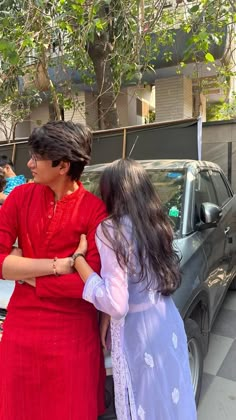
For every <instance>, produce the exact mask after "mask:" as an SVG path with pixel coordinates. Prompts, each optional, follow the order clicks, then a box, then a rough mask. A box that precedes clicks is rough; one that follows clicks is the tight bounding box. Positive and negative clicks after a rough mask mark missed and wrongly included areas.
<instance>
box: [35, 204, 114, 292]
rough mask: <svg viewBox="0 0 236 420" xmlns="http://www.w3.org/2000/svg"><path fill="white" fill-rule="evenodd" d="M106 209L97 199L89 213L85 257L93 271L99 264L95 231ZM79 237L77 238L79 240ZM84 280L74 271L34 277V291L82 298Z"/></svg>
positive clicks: (96, 270) (98, 268)
mask: <svg viewBox="0 0 236 420" xmlns="http://www.w3.org/2000/svg"><path fill="white" fill-rule="evenodd" d="M106 216H107V214H106V210H105V206H104V204H103V203H102V202H101V201H99V202H97V204H96V207H95V206H94V208H93V213H91V216H90V218H91V220H90V222H89V227H88V232H87V240H88V252H87V255H86V259H87V261H88V264H89V265H90V266H91V267H92V269H93V271H95V272H99V270H100V267H101V264H100V258H99V254H98V250H97V247H96V243H95V232H96V229H97V226H98V225H99V223H100V222H101V221H102V220H104V219H105V218H106ZM79 239H80V238H78V240H79ZM83 289H84V282H83V281H82V279H81V277H80V275H79V274H78V273H77V272H75V273H72V274H67V275H63V276H58V277H55V276H50V277H49V276H45V277H37V278H36V293H37V295H38V296H39V297H55V298H61V297H71V298H82V294H83Z"/></svg>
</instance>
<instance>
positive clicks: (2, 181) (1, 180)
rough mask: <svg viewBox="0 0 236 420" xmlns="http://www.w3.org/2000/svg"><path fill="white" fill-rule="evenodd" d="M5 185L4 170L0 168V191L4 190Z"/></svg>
mask: <svg viewBox="0 0 236 420" xmlns="http://www.w3.org/2000/svg"><path fill="white" fill-rule="evenodd" d="M5 185H6V179H5V176H4V172H3V169H2V168H0V192H2V191H3V190H4V188H5Z"/></svg>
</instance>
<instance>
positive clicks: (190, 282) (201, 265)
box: [0, 160, 236, 420]
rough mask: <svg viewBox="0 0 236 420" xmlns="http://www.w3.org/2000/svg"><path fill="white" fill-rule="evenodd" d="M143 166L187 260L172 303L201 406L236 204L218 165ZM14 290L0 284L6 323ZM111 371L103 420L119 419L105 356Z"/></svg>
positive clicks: (231, 264)
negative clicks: (182, 325)
mask: <svg viewBox="0 0 236 420" xmlns="http://www.w3.org/2000/svg"><path fill="white" fill-rule="evenodd" d="M141 163H142V165H143V166H144V167H145V169H146V170H147V171H148V173H149V175H150V177H151V180H152V182H153V185H154V186H155V188H156V189H157V191H158V193H159V196H160V198H161V200H162V203H163V206H164V208H165V210H166V212H167V214H168V215H169V217H170V218H171V220H172V222H173V227H174V230H175V245H176V247H177V249H178V250H179V252H180V254H181V256H182V260H181V273H182V283H181V286H180V288H179V289H178V290H177V291H176V292H175V294H174V296H173V297H174V300H175V303H176V305H177V307H178V309H179V311H180V313H181V315H182V317H183V320H184V322H185V329H186V333H187V336H188V348H189V360H190V367H191V373H192V381H193V386H194V391H195V396H196V401H198V399H199V395H200V390H201V379H202V372H203V358H204V356H205V354H206V353H207V349H208V340H209V332H210V330H211V328H212V325H213V322H214V319H215V317H216V314H217V312H218V310H219V309H220V307H221V304H222V301H223V299H224V296H225V294H226V292H227V289H228V287H229V285H230V284H231V286H232V287H234V288H235V286H236V283H235V280H234V276H235V274H236V198H235V196H234V194H233V191H232V189H231V187H230V185H229V183H228V181H227V179H226V177H225V175H224V173H223V172H222V170H221V169H220V168H219V167H218V166H217V165H215V164H213V163H210V162H201V161H186V160H180V161H174V160H160V161H157V160H152V161H142V162H141ZM105 166H106V164H105V165H93V166H89V167H87V168H86V170H85V172H84V174H83V176H82V182H83V183H84V185H85V188H87V189H89V190H90V191H92V192H94V193H97V192H98V182H99V178H100V175H101V172H102V171H103V169H104V168H105ZM144 217H145V215H144ZM1 283H2V284H1ZM9 283H10V282H9ZM11 283H13V282H11ZM8 287H9V289H8ZM11 287H12V284H8V283H7V282H3V281H2V282H0V297H2V299H0V305H1V306H2V308H3V309H2V316H3V317H4V314H5V308H6V304H7V301H8V299H9V297H10V292H11ZM3 289H4V290H3ZM4 291H5V297H4V295H3V292H4ZM0 312H1V311H0ZM106 368H107V389H106V398H107V413H106V414H105V415H104V416H103V417H101V419H103V420H105V419H115V410H114V398H113V383H112V366H111V359H110V356H109V355H107V356H106Z"/></svg>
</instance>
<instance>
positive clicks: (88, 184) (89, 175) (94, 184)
mask: <svg viewBox="0 0 236 420" xmlns="http://www.w3.org/2000/svg"><path fill="white" fill-rule="evenodd" d="M100 177H101V172H86V170H85V171H84V172H83V173H82V176H81V182H82V183H83V186H84V188H85V189H86V190H88V191H90V192H91V193H93V194H95V195H97V196H100V191H99V181H100Z"/></svg>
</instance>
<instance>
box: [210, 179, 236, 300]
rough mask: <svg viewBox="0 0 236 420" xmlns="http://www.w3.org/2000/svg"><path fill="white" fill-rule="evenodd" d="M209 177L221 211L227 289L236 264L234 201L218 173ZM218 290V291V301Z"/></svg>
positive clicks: (230, 191) (235, 213) (235, 203)
mask: <svg viewBox="0 0 236 420" xmlns="http://www.w3.org/2000/svg"><path fill="white" fill-rule="evenodd" d="M211 177H212V181H213V184H214V186H215V190H216V195H217V200H218V205H219V207H220V208H221V210H222V217H221V220H220V224H221V226H222V229H223V230H224V235H225V241H224V255H223V258H224V261H225V269H226V272H225V283H224V285H223V286H224V287H227V286H228V284H229V282H230V280H231V278H232V276H233V275H234V270H235V263H236V229H235V228H236V201H235V197H234V196H233V193H232V190H231V187H230V186H229V184H228V181H227V179H226V178H225V177H224V175H223V174H222V173H221V172H219V171H212V172H211ZM220 298H221V296H220V290H219V299H220Z"/></svg>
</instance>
